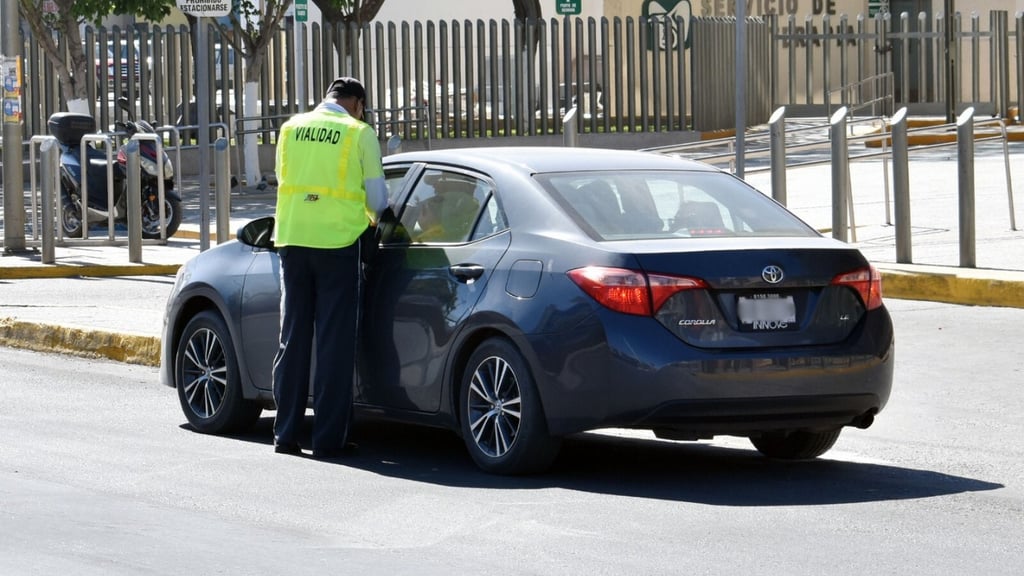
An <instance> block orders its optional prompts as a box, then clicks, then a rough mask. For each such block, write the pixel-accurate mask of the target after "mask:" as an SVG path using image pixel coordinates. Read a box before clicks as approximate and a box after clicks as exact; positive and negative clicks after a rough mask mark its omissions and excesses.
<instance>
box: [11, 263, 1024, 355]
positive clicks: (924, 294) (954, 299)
mask: <svg viewBox="0 0 1024 576" xmlns="http://www.w3.org/2000/svg"><path fill="white" fill-rule="evenodd" d="M879 270H880V271H881V273H882V294H883V296H884V297H885V298H891V299H896V300H926V301H932V302H945V303H949V304H963V305H976V306H1005V307H1012V308H1024V275H1021V276H1022V278H1021V279H1012V278H1007V279H998V278H991V277H980V276H975V277H972V276H971V274H970V271H965V272H964V273H959V272H949V271H945V270H942V271H937V272H934V273H927V274H923V273H919V272H911V271H907V270H901V269H899V268H884V267H880V268H879ZM1010 275H1012V273H1008V274H1007V276H1010ZM0 346H10V347H12V348H23V349H28V350H35V351H38V352H57V353H63V354H73V355H76V356H84V357H89V358H107V359H109V360H115V361H118V362H125V363H129V364H141V365H143V366H159V365H160V338H159V337H157V336H145V335H139V334H121V333H117V332H110V331H107V330H97V329H90V328H75V327H68V326H59V325H55V324H45V323H35V322H24V321H21V320H15V319H13V318H0Z"/></svg>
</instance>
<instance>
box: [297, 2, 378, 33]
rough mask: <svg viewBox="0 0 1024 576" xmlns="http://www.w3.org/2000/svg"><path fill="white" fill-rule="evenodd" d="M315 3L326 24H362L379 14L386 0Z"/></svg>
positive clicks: (332, 25)
mask: <svg viewBox="0 0 1024 576" xmlns="http://www.w3.org/2000/svg"><path fill="white" fill-rule="evenodd" d="M313 4H316V7H317V8H319V9H320V14H321V15H322V16H323V23H324V25H325V26H331V27H334V26H335V25H337V24H343V25H345V26H348V25H349V24H353V23H354V24H356V25H357V26H362V25H363V24H364V23H366V22H369V21H371V20H373V19H374V18H375V17H376V16H377V12H380V7H381V6H383V5H384V0H313Z"/></svg>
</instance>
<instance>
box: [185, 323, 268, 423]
mask: <svg viewBox="0 0 1024 576" xmlns="http://www.w3.org/2000/svg"><path fill="white" fill-rule="evenodd" d="M174 383H175V388H177V389H178V401H179V402H180V403H181V410H182V412H184V413H185V418H187V419H188V422H189V424H191V425H192V427H193V428H195V429H196V431H197V432H202V433H204V434H223V433H226V432H238V431H242V430H245V429H247V428H249V427H251V426H252V425H253V424H254V423H255V422H256V420H257V419H258V418H259V417H260V413H261V412H262V411H263V407H262V406H261V405H260V404H259V403H258V402H255V401H252V400H246V399H245V398H244V397H243V395H242V378H241V376H240V374H239V369H238V361H237V359H236V357H235V349H234V347H233V346H232V345H231V337H230V333H229V332H228V327H227V325H226V324H225V323H224V320H223V319H222V318H221V317H220V315H219V314H217V313H216V312H212V311H210V310H206V311H203V312H200V313H199V314H196V315H195V316H194V317H193V318H192V319H191V320H189V322H188V324H187V325H186V326H185V331H184V332H182V334H181V339H180V340H178V349H177V352H176V353H175V360H174Z"/></svg>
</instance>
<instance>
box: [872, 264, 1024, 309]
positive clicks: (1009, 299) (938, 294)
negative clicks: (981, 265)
mask: <svg viewBox="0 0 1024 576" xmlns="http://www.w3.org/2000/svg"><path fill="white" fill-rule="evenodd" d="M876 267H877V268H878V269H879V271H880V272H881V273H882V296H883V298H895V299H901V300H927V301H930V302H945V303H947V304H962V305H966V306H1000V307H1006V308H1024V274H1017V276H1019V277H1018V278H1012V277H1010V276H1011V275H1010V274H1007V273H1004V274H1005V275H1006V276H1007V277H1005V278H997V277H994V275H995V274H994V275H990V276H980V275H977V274H976V271H974V270H973V269H972V270H964V271H956V272H951V271H947V270H940V271H934V272H929V273H922V272H920V271H908V270H902V269H899V268H889V267H886V266H879V265H876ZM972 272H975V273H972Z"/></svg>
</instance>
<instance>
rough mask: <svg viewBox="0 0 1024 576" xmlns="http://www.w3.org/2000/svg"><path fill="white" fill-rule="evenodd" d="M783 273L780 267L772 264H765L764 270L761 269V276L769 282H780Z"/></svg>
mask: <svg viewBox="0 0 1024 576" xmlns="http://www.w3.org/2000/svg"><path fill="white" fill-rule="evenodd" d="M783 275H784V274H783V273H782V268H780V267H778V266H776V265H774V264H771V265H768V266H765V267H764V270H761V278H762V279H764V281H765V282H767V283H769V284H778V283H779V282H782V277H783Z"/></svg>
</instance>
